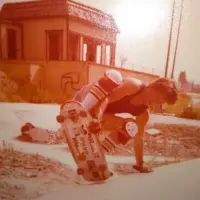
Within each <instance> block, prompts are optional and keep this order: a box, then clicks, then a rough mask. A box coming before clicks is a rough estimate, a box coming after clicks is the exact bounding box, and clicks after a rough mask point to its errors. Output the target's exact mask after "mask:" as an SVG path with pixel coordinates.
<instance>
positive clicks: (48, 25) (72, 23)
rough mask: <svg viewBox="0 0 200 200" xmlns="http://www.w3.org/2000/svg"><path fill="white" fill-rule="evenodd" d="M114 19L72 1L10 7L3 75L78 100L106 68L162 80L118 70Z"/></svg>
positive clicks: (0, 38) (2, 18) (4, 18)
mask: <svg viewBox="0 0 200 200" xmlns="http://www.w3.org/2000/svg"><path fill="white" fill-rule="evenodd" d="M118 33H119V29H118V27H117V25H116V23H115V21H114V19H113V17H112V16H111V15H109V14H107V13H105V12H103V11H101V10H98V9H95V8H92V7H89V6H86V5H83V4H80V3H77V2H75V1H71V0H40V1H39V0H38V1H36V0H35V1H26V2H17V3H16V2H15V3H5V4H4V5H3V6H2V8H1V11H0V59H1V60H0V70H2V71H4V72H6V74H8V75H9V76H10V77H11V78H12V79H14V80H15V81H17V82H20V83H24V82H25V81H23V80H27V79H28V80H30V81H31V83H33V84H35V85H37V86H38V87H40V88H42V89H44V90H49V91H51V92H54V93H65V94H68V95H70V96H71V95H73V94H74V92H76V91H77V90H79V89H80V88H81V87H82V86H83V85H84V84H87V83H88V82H91V81H93V80H95V79H96V78H97V77H98V76H100V75H101V74H103V73H104V71H105V69H110V68H114V69H118V70H119V71H121V73H122V74H123V75H126V76H127V75H128V76H135V77H137V78H140V79H142V80H143V81H145V82H149V81H152V80H154V79H156V78H157V77H158V76H156V75H152V74H147V73H142V72H136V71H132V70H126V69H120V68H117V67H115V52H116V37H117V34H118Z"/></svg>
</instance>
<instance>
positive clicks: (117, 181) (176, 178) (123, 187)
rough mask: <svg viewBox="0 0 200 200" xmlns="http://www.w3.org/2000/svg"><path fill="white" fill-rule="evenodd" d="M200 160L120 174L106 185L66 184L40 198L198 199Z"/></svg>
mask: <svg viewBox="0 0 200 200" xmlns="http://www.w3.org/2000/svg"><path fill="white" fill-rule="evenodd" d="M199 169H200V159H197V160H193V161H188V162H184V163H180V164H174V165H170V166H165V167H161V168H157V169H156V171H155V172H154V173H151V174H133V175H127V176H120V177H119V176H118V177H116V178H113V179H111V180H109V181H108V182H107V183H105V184H99V185H87V186H78V185H67V186H63V188H60V191H59V192H57V193H54V194H49V195H47V196H44V197H42V198H39V199H38V200H54V199H59V200H65V199H95V200H122V199H126V200H199V199H200V173H199Z"/></svg>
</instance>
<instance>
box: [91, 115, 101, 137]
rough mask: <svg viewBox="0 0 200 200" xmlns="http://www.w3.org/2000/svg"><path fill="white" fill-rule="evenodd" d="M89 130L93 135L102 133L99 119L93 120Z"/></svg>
mask: <svg viewBox="0 0 200 200" xmlns="http://www.w3.org/2000/svg"><path fill="white" fill-rule="evenodd" d="M88 129H89V131H90V132H91V133H94V134H98V133H99V132H100V131H101V124H100V122H99V121H98V120H97V119H95V118H94V119H93V120H92V122H91V123H90V124H89V126H88Z"/></svg>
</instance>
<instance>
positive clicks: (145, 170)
mask: <svg viewBox="0 0 200 200" xmlns="http://www.w3.org/2000/svg"><path fill="white" fill-rule="evenodd" d="M133 168H134V169H136V170H137V171H139V172H140V173H150V172H153V169H152V168H150V167H148V166H144V164H142V165H133Z"/></svg>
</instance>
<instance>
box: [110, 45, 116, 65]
mask: <svg viewBox="0 0 200 200" xmlns="http://www.w3.org/2000/svg"><path fill="white" fill-rule="evenodd" d="M115 54H116V44H115V43H114V44H112V45H111V46H110V65H113V66H115Z"/></svg>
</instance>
